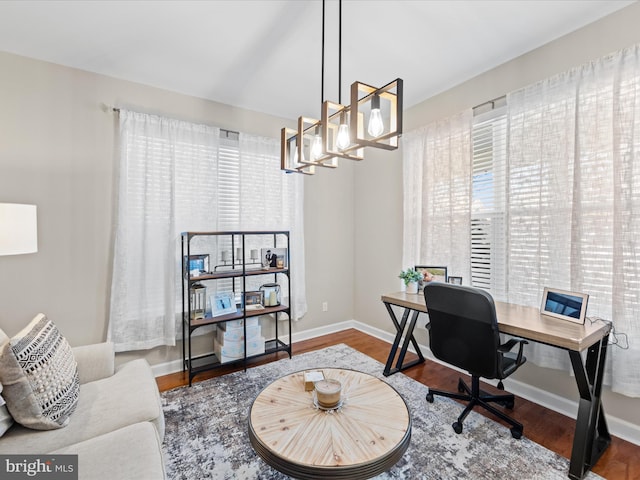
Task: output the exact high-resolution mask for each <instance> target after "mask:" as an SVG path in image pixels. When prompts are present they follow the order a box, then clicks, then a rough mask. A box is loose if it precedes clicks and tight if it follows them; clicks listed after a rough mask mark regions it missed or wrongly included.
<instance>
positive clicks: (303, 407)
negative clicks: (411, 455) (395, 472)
mask: <svg viewBox="0 0 640 480" xmlns="http://www.w3.org/2000/svg"><path fill="white" fill-rule="evenodd" d="M316 370H320V371H322V372H323V373H324V377H325V378H333V379H336V380H339V381H340V382H341V383H342V398H343V402H342V405H341V406H340V408H338V409H336V410H327V411H325V410H322V409H319V408H317V407H316V406H315V405H314V400H313V392H307V391H305V389H304V372H297V373H293V374H291V375H287V376H285V377H282V378H280V379H278V380H276V381H275V382H273V383H272V384H270V385H269V386H267V387H266V388H265V389H264V390H263V391H262V392H260V394H259V395H258V396H257V397H256V399H255V400H254V402H253V405H252V406H251V411H250V412H249V438H250V440H251V445H253V448H254V449H255V451H256V452H257V453H258V455H260V456H261V457H262V458H263V459H264V460H265V462H267V463H268V464H269V465H271V466H272V467H273V468H275V469H277V470H279V471H281V472H283V473H285V474H287V475H290V476H292V477H294V478H301V479H315V478H335V479H338V478H344V479H349V480H353V479H366V478H371V477H374V476H376V475H378V474H380V473H382V472H384V471H386V470H389V469H390V468H391V467H392V466H393V465H395V464H396V462H397V461H398V460H399V459H400V458H401V457H402V455H403V454H404V452H405V451H406V450H407V447H408V446H409V441H410V439H411V417H410V415H409V410H408V409H407V404H406V403H405V401H404V399H403V398H402V397H401V396H400V394H399V393H398V392H396V391H395V390H394V389H393V387H391V386H389V385H388V384H387V383H385V382H384V381H382V380H380V379H378V378H376V377H374V376H372V375H368V374H366V373H361V372H356V371H354V370H343V369H335V368H323V369H316Z"/></svg>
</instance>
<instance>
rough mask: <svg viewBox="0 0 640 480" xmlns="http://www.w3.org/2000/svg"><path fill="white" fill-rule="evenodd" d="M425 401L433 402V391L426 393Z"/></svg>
mask: <svg viewBox="0 0 640 480" xmlns="http://www.w3.org/2000/svg"><path fill="white" fill-rule="evenodd" d="M427 402H429V403H433V393H431V392H429V393H427Z"/></svg>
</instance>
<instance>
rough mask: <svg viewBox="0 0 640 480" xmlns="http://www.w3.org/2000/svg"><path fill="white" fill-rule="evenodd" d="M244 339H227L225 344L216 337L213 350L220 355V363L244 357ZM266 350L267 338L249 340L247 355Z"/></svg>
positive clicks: (217, 355) (257, 353)
mask: <svg viewBox="0 0 640 480" xmlns="http://www.w3.org/2000/svg"><path fill="white" fill-rule="evenodd" d="M244 343H245V342H244V340H242V341H239V342H231V341H228V340H227V341H225V342H224V345H222V344H220V342H218V339H217V338H216V339H215V340H214V342H213V351H214V353H215V354H216V357H218V360H219V361H220V363H225V362H231V361H235V360H238V359H240V358H243V357H244V356H245V353H244ZM264 352H265V338H264V337H255V338H253V339H250V340H247V354H246V356H247V357H251V356H253V355H259V354H261V353H264Z"/></svg>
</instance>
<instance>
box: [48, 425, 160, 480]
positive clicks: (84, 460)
mask: <svg viewBox="0 0 640 480" xmlns="http://www.w3.org/2000/svg"><path fill="white" fill-rule="evenodd" d="M51 453H54V454H56V455H70V454H71V455H73V454H75V455H78V479H79V480H105V479H109V480H131V479H134V478H135V479H141V480H142V479H144V480H162V479H164V478H165V477H166V473H165V469H164V461H163V458H162V445H161V442H160V439H159V438H158V432H157V431H156V429H155V428H154V427H153V425H152V424H150V423H149V422H142V423H136V424H134V425H130V426H128V427H124V428H121V429H119V430H116V431H113V432H110V433H105V434H104V435H100V436H98V437H95V438H92V439H89V440H86V441H84V442H80V443H76V444H74V445H70V446H68V447H65V448H62V449H59V450H56V451H54V452H51Z"/></svg>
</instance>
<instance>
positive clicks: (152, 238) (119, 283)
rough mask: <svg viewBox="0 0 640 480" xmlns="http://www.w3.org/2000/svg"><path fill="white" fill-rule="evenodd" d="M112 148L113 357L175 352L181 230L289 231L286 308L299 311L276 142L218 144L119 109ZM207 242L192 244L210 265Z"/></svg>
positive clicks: (292, 200)
mask: <svg viewBox="0 0 640 480" xmlns="http://www.w3.org/2000/svg"><path fill="white" fill-rule="evenodd" d="M120 144H121V151H120V168H119V180H118V185H119V186H118V204H117V213H116V226H115V247H114V266H113V279H112V287H111V311H110V320H109V332H108V338H109V340H110V341H113V342H114V343H115V345H116V349H117V350H118V351H127V350H139V349H148V348H153V347H155V346H159V345H175V340H176V332H177V330H179V329H178V328H177V326H178V325H179V323H178V318H179V317H178V314H177V313H178V311H179V310H180V308H181V305H180V299H181V282H180V268H181V267H180V265H181V260H180V256H181V247H180V233H181V232H183V231H188V230H189V231H215V230H223V229H224V230H229V229H234V230H239V229H249V228H255V229H260V230H264V229H267V228H269V229H278V230H285V229H286V230H291V239H292V245H291V249H292V255H296V258H295V260H294V259H293V258H292V264H293V262H294V261H295V262H296V263H295V265H296V266H295V268H296V270H295V271H294V272H292V278H293V279H294V280H295V282H296V283H295V285H298V284H299V283H300V284H302V287H297V288H294V291H295V292H296V295H295V296H294V302H293V304H294V305H295V311H296V314H297V315H298V316H301V315H303V314H304V313H305V312H306V299H305V291H304V263H303V261H304V251H303V250H302V249H303V248H304V240H303V238H302V235H303V229H302V226H301V225H302V194H303V191H302V180H301V179H299V178H298V177H299V176H297V175H296V176H293V175H290V176H287V175H284V174H283V173H282V172H281V171H280V165H279V150H278V148H277V142H276V141H275V140H271V139H263V138H258V137H252V136H250V135H242V136H241V140H240V142H238V141H237V140H236V141H235V143H234V142H229V141H226V140H225V141H224V142H223V141H221V140H220V129H219V128H216V127H210V126H206V125H198V124H192V123H188V122H183V121H178V120H173V119H168V118H163V117H158V116H154V115H147V114H142V113H137V112H130V111H125V110H121V111H120ZM265 178H268V179H269V181H265ZM298 207H299V208H298ZM261 210H262V211H264V212H265V213H268V215H255V216H253V217H252V215H254V213H255V212H259V211H261ZM207 242H208V243H207ZM215 242H216V241H215V238H213V237H206V238H205V237H199V238H198V239H197V245H196V247H197V249H198V250H199V251H198V252H197V253H209V254H211V262H212V264H215V263H213V262H215V261H216V258H215V256H216V253H217V250H218V248H217V247H218V245H216V243H215ZM259 247H260V246H258V245H254V246H247V247H246V248H247V251H249V249H250V248H259ZM298 257H300V258H298Z"/></svg>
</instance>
